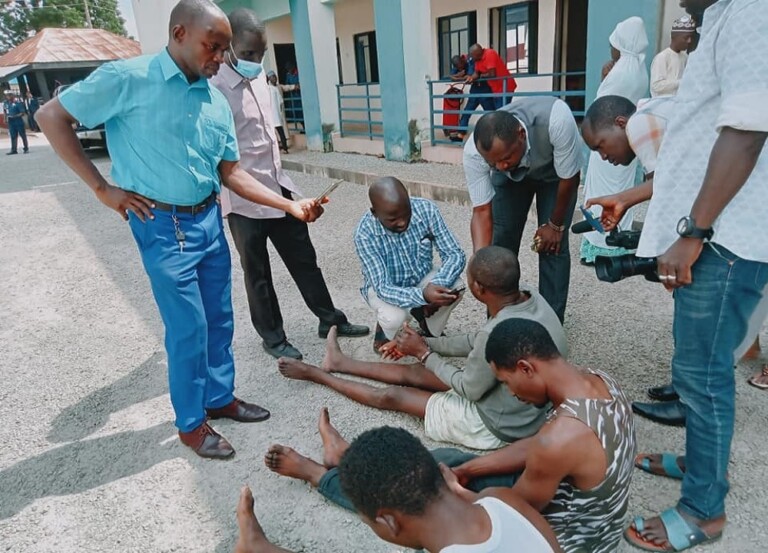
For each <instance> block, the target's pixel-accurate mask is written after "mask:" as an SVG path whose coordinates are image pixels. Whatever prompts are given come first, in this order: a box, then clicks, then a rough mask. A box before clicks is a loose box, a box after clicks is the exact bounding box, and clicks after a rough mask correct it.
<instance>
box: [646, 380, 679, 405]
mask: <svg viewBox="0 0 768 553" xmlns="http://www.w3.org/2000/svg"><path fill="white" fill-rule="evenodd" d="M648 397H649V398H651V399H654V400H656V401H675V400H676V399H680V396H679V395H677V392H676V391H675V389H674V388H673V387H672V384H664V385H663V386H654V387H653V388H648Z"/></svg>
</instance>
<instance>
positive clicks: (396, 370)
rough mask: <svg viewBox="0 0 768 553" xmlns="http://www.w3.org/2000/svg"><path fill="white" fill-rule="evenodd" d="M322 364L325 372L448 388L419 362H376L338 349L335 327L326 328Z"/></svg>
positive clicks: (431, 388)
mask: <svg viewBox="0 0 768 553" xmlns="http://www.w3.org/2000/svg"><path fill="white" fill-rule="evenodd" d="M321 368H322V369H323V370H324V371H325V372H328V373H334V372H335V373H341V374H349V375H353V376H360V377H362V378H368V379H370V380H376V381H378V382H383V383H385V384H395V385H396V386H410V387H412V388H420V389H422V390H428V391H430V392H447V391H448V390H450V386H446V385H445V383H444V382H443V381H442V380H440V379H439V378H437V376H435V375H434V374H433V373H432V372H430V371H429V370H427V369H426V368H425V367H424V365H422V364H421V363H413V364H411V365H402V364H399V363H375V362H369V361H358V360H356V359H352V358H351V357H347V356H346V355H344V353H343V352H342V351H341V348H340V347H339V342H338V340H337V339H336V327H334V328H332V329H331V330H330V331H329V332H328V341H327V342H326V344H325V358H324V359H323V364H322V366H321Z"/></svg>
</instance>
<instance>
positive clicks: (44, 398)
mask: <svg viewBox="0 0 768 553" xmlns="http://www.w3.org/2000/svg"><path fill="white" fill-rule="evenodd" d="M5 147H6V143H5V142H3V141H0V148H3V149H4V148H5ZM93 155H94V159H95V160H96V162H97V164H98V165H99V166H100V167H101V168H102V169H103V170H107V168H108V165H109V159H108V158H107V157H105V156H104V155H103V154H99V153H95V154H93ZM321 161H322V160H321ZM366 161H370V160H363V161H362V162H361V163H363V162H366ZM382 163H383V162H382ZM381 167H383V169H382V168H381ZM381 167H378V166H377V167H376V168H375V169H376V170H377V171H384V170H386V169H387V168H388V166H386V165H382V166H381ZM412 167H413V168H414V174H416V173H417V172H418V171H419V170H428V169H420V168H419V165H417V166H412ZM407 169H408V167H406V168H405V169H403V168H398V169H397V171H405V170H407ZM453 170H454V171H456V170H458V169H453ZM361 171H362V168H361ZM392 173H395V170H393V171H392ZM292 176H293V178H294V179H295V180H296V182H297V184H299V185H300V186H301V187H302V188H303V189H304V191H305V192H306V193H307V194H308V195H311V194H316V193H319V192H320V191H321V190H322V189H323V188H324V187H325V186H327V184H328V183H329V182H330V180H329V179H327V178H324V177H312V176H307V175H304V174H298V173H292ZM417 177H418V178H417ZM426 177H427V175H416V176H415V177H414V180H426ZM439 206H440V209H441V211H442V212H443V214H444V216H445V218H446V220H447V222H448V224H449V226H450V227H451V228H452V230H453V231H454V232H455V233H456V235H457V237H458V238H459V240H460V242H461V244H462V245H463V247H464V248H465V249H466V250H467V251H470V249H471V248H470V240H469V232H468V229H469V216H470V212H469V208H468V207H464V206H460V205H455V204H447V203H440V204H439ZM366 209H367V199H366V193H365V188H364V187H363V186H360V185H358V184H348V183H345V184H343V185H342V186H341V187H340V188H339V190H337V191H336V192H335V193H334V195H333V198H332V202H331V203H330V204H329V206H328V208H327V212H326V214H325V215H324V217H323V218H322V219H321V220H320V221H318V222H317V223H315V224H313V225H312V226H311V232H312V237H313V240H314V243H315V246H316V248H317V250H318V256H319V259H320V265H321V267H322V268H323V270H324V273H325V276H326V279H327V281H328V285H329V288H330V290H331V293H332V295H333V297H334V299H335V301H336V303H337V305H338V306H339V307H340V308H341V309H343V310H344V311H345V312H346V313H347V314H348V315H349V317H350V319H351V320H352V321H354V322H361V323H366V324H372V323H373V322H374V321H373V317H372V315H371V313H370V312H369V310H368V308H367V307H366V306H365V304H364V303H363V301H362V299H361V298H360V295H359V293H358V291H357V288H358V286H359V283H360V275H359V266H358V262H357V260H356V258H355V254H354V248H353V244H352V233H353V231H354V228H355V225H356V223H357V220H358V219H359V217H360V216H361V215H362V214H363V213H364V211H365V210H366ZM0 213H1V214H2V215H0V221H1V222H2V224H0V243H2V245H3V247H2V249H0V282H2V289H3V292H4V293H3V294H2V299H0V374H2V375H3V384H2V386H0V419H1V420H2V421H3V424H2V425H1V426H0V443H2V444H3V446H4V447H2V448H0V550H3V551H12V552H25V553H26V552H35V553H38V552H39V553H49V552H50V553H53V552H56V553H70V552H71V553H75V552H78V553H80V552H103V551H119V552H134V551H135V552H142V553H145V552H173V551H177V552H181V551H184V552H192V553H198V552H199V553H210V552H215V553H224V552H228V551H231V550H232V547H233V544H234V540H235V536H236V526H235V520H234V508H235V504H236V501H237V496H238V492H239V489H240V487H241V486H242V485H243V484H244V483H249V484H250V485H251V487H252V489H253V491H254V495H255V497H256V512H257V514H258V515H259V517H260V520H261V522H262V524H263V526H264V528H265V530H266V532H267V535H268V536H269V537H270V538H272V539H273V540H274V541H276V542H278V543H279V544H280V545H282V546H283V547H286V548H289V549H295V550H300V551H308V552H309V551H311V552H315V551H318V552H319V551H328V552H330V551H333V552H340V553H346V552H350V553H351V552H353V551H370V552H392V551H393V550H395V548H394V547H393V546H389V545H387V544H385V543H383V542H381V541H380V540H378V539H377V538H376V537H375V536H374V535H373V534H372V533H371V532H370V531H369V530H368V528H367V527H365V526H364V525H363V524H362V523H361V522H360V521H358V520H357V519H356V517H355V516H354V515H351V514H349V513H347V512H344V511H342V510H340V509H338V508H336V507H334V506H332V505H329V504H327V503H326V502H325V501H324V500H323V499H322V498H321V497H320V495H319V494H317V493H316V492H314V491H312V490H310V488H309V486H307V485H305V484H302V483H299V482H295V481H290V480H287V479H284V478H280V477H277V476H275V475H273V474H271V473H270V472H269V471H267V469H266V468H265V467H264V465H263V462H262V457H263V455H264V453H265V452H266V450H267V448H268V447H269V445H270V444H272V443H276V442H277V443H283V444H286V445H290V446H292V447H294V448H295V449H297V450H298V451H300V452H302V453H304V454H308V455H310V456H312V457H315V458H319V455H320V439H319V437H318V435H317V431H316V422H317V414H318V412H319V410H320V408H321V407H322V406H328V407H329V409H330V413H331V417H332V420H333V421H334V423H335V424H336V425H337V426H338V428H339V430H340V431H341V432H342V433H343V434H344V435H345V436H348V437H350V438H352V437H354V436H355V435H357V434H358V433H360V432H362V431H363V430H365V429H368V428H371V427H374V426H378V425H383V424H390V425H398V426H403V427H405V428H407V429H408V430H410V431H412V432H414V433H415V434H416V435H418V436H420V437H421V438H423V431H422V425H421V423H420V422H419V421H417V420H415V419H413V418H412V417H408V416H405V415H398V414H393V413H382V412H379V411H376V410H373V409H369V408H365V407H362V406H359V405H357V404H354V403H352V402H351V401H349V400H347V399H344V398H342V397H340V396H339V395H337V394H335V393H333V392H330V391H328V390H325V389H323V388H320V387H317V386H314V385H311V384H306V383H298V382H292V381H287V380H285V379H283V378H282V377H281V376H280V375H279V373H278V372H277V369H276V364H275V362H274V360H273V359H271V358H270V357H268V356H266V354H264V353H263V352H262V350H261V347H260V342H259V340H258V338H257V337H256V336H255V333H254V331H253V329H252V328H251V326H250V322H249V320H248V309H247V304H246V300H245V295H244V290H243V286H242V271H241V269H240V267H239V262H238V259H237V254H236V253H234V249H233V301H234V307H235V317H236V336H235V344H234V349H235V358H236V362H237V366H238V377H237V386H238V394H239V395H240V396H242V397H243V398H246V399H249V400H253V401H257V402H260V403H262V404H263V405H264V406H265V407H267V408H269V409H270V410H271V411H272V419H270V420H269V421H268V422H265V423H262V424H256V425H241V424H236V423H231V422H218V423H217V424H216V427H217V428H219V429H220V430H221V431H222V433H224V434H225V435H226V436H227V437H228V438H229V439H230V440H231V441H232V443H233V445H234V446H235V448H236V449H237V456H236V457H235V459H234V460H232V461H230V462H213V461H205V460H202V459H200V458H198V457H196V456H194V455H193V454H192V453H191V452H190V451H188V450H187V449H186V448H184V447H183V446H181V445H180V444H179V442H178V439H177V438H176V433H175V430H174V428H173V424H172V420H173V415H172V411H171V408H170V404H169V400H168V394H167V383H166V367H165V355H164V352H163V345H162V340H163V332H162V326H161V323H160V319H159V316H158V314H157V310H156V307H155V305H154V302H153V299H152V296H151V294H150V291H149V285H148V282H147V278H146V276H145V274H144V272H143V269H142V268H141V265H140V261H139V258H138V255H137V253H136V248H135V245H134V243H133V241H132V239H131V237H130V232H129V229H128V227H127V225H126V224H125V223H123V222H122V220H121V219H120V218H119V217H118V216H117V214H115V213H112V212H110V211H109V210H107V209H106V208H105V207H104V206H102V205H101V204H99V203H98V202H97V201H96V200H95V198H94V197H93V195H92V194H91V193H90V191H89V190H88V189H87V187H85V186H84V185H83V184H82V183H79V182H78V181H77V178H76V177H74V175H73V174H72V173H70V172H69V171H68V170H67V169H66V167H64V166H63V164H62V163H61V162H60V161H59V160H58V159H57V158H56V156H55V155H54V154H53V152H52V151H51V150H50V148H49V147H48V146H46V145H45V144H44V143H42V142H35V141H33V142H32V152H31V153H30V154H29V155H27V156H22V155H18V156H11V157H6V156H4V155H1V154H0ZM532 232H533V222H532V221H530V222H529V228H528V229H527V231H526V237H525V238H524V244H528V243H529V242H530V240H531V237H532ZM577 250H578V241H577V239H575V238H574V239H572V240H571V251H572V252H576V251H577ZM572 258H573V259H574V260H577V255H576V254H575V253H573V255H572ZM520 261H521V265H522V268H523V279H524V281H525V282H528V283H533V284H535V283H536V280H537V266H536V261H535V256H534V255H533V254H532V253H531V252H530V250H529V249H528V248H527V247H524V248H523V251H522V253H521V260H520ZM273 270H274V273H275V280H276V287H277V289H278V293H279V295H280V300H281V305H282V309H283V314H284V316H285V319H286V329H287V331H288V334H289V338H290V339H291V340H292V341H293V343H294V344H295V345H297V346H298V347H299V348H300V349H301V350H302V351H303V352H304V354H305V357H306V359H307V360H308V361H309V362H320V360H321V359H322V354H323V341H322V340H320V339H319V338H318V337H317V334H316V328H317V321H316V320H315V319H314V318H313V316H312V315H311V313H310V312H309V310H308V309H307V308H306V307H305V306H304V305H303V302H302V300H301V298H300V296H299V294H298V292H297V290H296V288H295V286H294V285H293V283H292V281H291V280H290V277H289V276H288V274H287V272H286V271H285V268H284V266H283V265H282V263H281V262H280V261H279V260H278V259H277V258H276V256H275V259H274V260H273ZM483 318H484V310H483V309H482V307H481V306H480V304H478V303H477V302H476V301H475V300H474V299H472V298H469V297H467V298H466V299H465V301H464V302H462V304H461V305H460V306H459V307H458V308H457V309H456V311H455V313H454V315H453V317H452V319H451V321H450V322H449V325H448V329H447V332H448V333H456V332H460V331H462V330H464V331H467V330H471V329H473V328H476V327H478V326H479V325H480V324H481V323H482V321H483ZM671 320H672V302H671V298H670V296H669V295H668V294H667V293H666V292H664V291H663V289H662V288H661V287H660V286H659V285H654V284H650V283H647V282H646V281H645V280H643V279H640V278H633V279H627V280H625V281H623V282H620V283H617V284H613V285H610V284H605V283H601V282H598V281H597V280H596V278H595V276H594V272H593V270H592V269H589V268H586V267H582V266H580V265H578V263H575V264H574V267H573V277H572V284H571V293H570V301H569V307H568V314H567V322H566V330H567V333H568V337H569V340H570V345H571V353H572V359H573V360H574V361H575V362H576V363H578V364H582V365H584V366H593V367H600V368H601V369H604V370H607V371H609V372H611V373H612V374H613V375H615V376H616V377H617V379H618V380H619V382H620V383H621V384H622V385H623V386H624V388H625V390H626V391H627V392H628V394H629V395H630V396H631V397H632V398H634V399H640V398H642V397H643V391H644V389H645V388H647V387H648V386H650V385H654V384H658V383H660V382H663V381H666V380H667V378H668V363H669V356H670V354H671V338H670V332H671ZM764 338H765V336H764ZM766 343H768V342H766ZM342 347H343V348H344V350H345V351H347V352H350V353H352V354H353V355H355V356H357V357H360V358H370V356H371V354H370V353H369V351H370V339H367V338H366V339H357V340H352V339H346V340H343V341H342ZM753 369H754V365H751V366H740V367H738V368H737V370H736V375H737V394H738V398H737V401H738V412H737V420H736V428H737V431H736V436H735V439H734V446H733V450H734V454H733V460H732V466H731V468H730V477H731V484H732V491H731V495H730V497H729V502H728V509H729V510H728V514H729V520H730V523H729V526H728V527H727V530H726V533H725V535H724V537H723V539H722V540H721V541H720V542H719V543H718V544H716V545H714V546H710V547H709V548H700V549H699V550H701V551H718V552H719V551H722V552H728V553H731V552H732V553H736V552H745V551H762V550H764V549H765V547H764V543H765V540H766V538H767V537H768V535H767V534H768V532H767V531H766V530H765V527H764V525H763V524H762V522H763V521H764V520H766V519H768V497H767V495H768V492H766V489H768V488H766V486H765V485H764V482H766V480H767V479H768V466H767V464H766V462H765V458H766V455H767V454H768V445H766V442H765V439H764V432H763V426H762V425H763V424H764V421H765V420H766V418H767V416H768V396H766V395H765V393H763V392H760V391H758V390H756V389H754V388H751V387H749V386H747V384H746V378H747V376H748V375H749V374H751V372H752V371H753ZM637 431H638V442H639V446H640V450H641V451H647V450H651V451H659V450H664V451H678V452H679V451H682V448H683V440H684V432H683V431H682V430H681V429H674V428H667V427H662V426H658V425H655V424H653V423H650V422H648V421H645V420H642V419H638V421H637ZM427 443H428V445H437V444H431V443H429V442H428V441H427ZM678 491H679V483H677V482H674V481H671V480H666V479H663V478H657V477H653V476H650V475H646V474H644V473H640V472H636V474H635V475H634V480H633V483H632V496H631V506H630V514H631V515H635V514H650V513H656V512H658V511H659V510H661V509H665V508H667V507H669V506H671V505H673V504H674V502H675V500H676V498H677V494H678ZM621 551H632V549H630V548H629V547H628V546H624V545H623V546H622V549H621Z"/></svg>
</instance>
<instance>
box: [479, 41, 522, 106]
mask: <svg viewBox="0 0 768 553" xmlns="http://www.w3.org/2000/svg"><path fill="white" fill-rule="evenodd" d="M469 55H470V56H471V57H472V59H473V60H475V73H474V75H472V76H471V77H469V78H468V79H467V80H468V81H474V80H476V79H481V78H482V79H486V78H487V79H491V80H489V81H488V85H489V86H490V87H491V91H492V92H493V93H494V94H501V93H504V96H503V97H502V96H498V97H496V98H494V102H495V103H496V109H499V108H500V107H501V106H503V105H505V104H507V103H509V101H510V100H511V99H512V93H513V92H514V91H515V89H516V88H517V82H516V81H515V79H514V77H511V76H510V73H509V69H507V64H506V63H505V62H504V60H503V59H501V56H500V55H499V53H498V52H497V51H496V50H494V49H493V48H483V47H482V46H480V45H479V44H473V45H472V47H471V48H470V49H469ZM497 77H509V78H507V79H500V78H497ZM505 83H506V88H505Z"/></svg>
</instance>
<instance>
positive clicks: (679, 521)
mask: <svg viewBox="0 0 768 553" xmlns="http://www.w3.org/2000/svg"><path fill="white" fill-rule="evenodd" d="M659 518H660V519H661V523H662V524H663V525H664V530H666V532H667V542H668V543H667V545H666V546H663V545H656V544H655V543H652V542H649V541H646V540H645V538H643V536H642V534H641V532H643V530H644V529H645V519H644V518H643V517H635V520H634V522H633V525H634V528H633V527H632V526H630V527H629V528H627V529H626V531H625V532H624V539H625V540H627V542H629V543H630V544H632V545H633V546H635V547H637V548H638V549H642V550H644V551H683V550H685V549H690V548H691V547H694V546H696V545H703V544H707V543H712V542H714V541H717V540H719V539H720V537H721V536H722V535H723V533H722V532H719V533H717V534H715V535H713V536H710V535H708V534H705V533H704V531H703V530H702V529H701V528H699V527H698V526H696V525H695V524H692V523H690V522H688V521H687V520H686V519H685V518H683V515H681V514H680V512H679V511H678V510H677V509H675V508H674V507H673V508H671V509H667V510H666V511H664V512H663V513H661V514H660V515H659Z"/></svg>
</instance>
